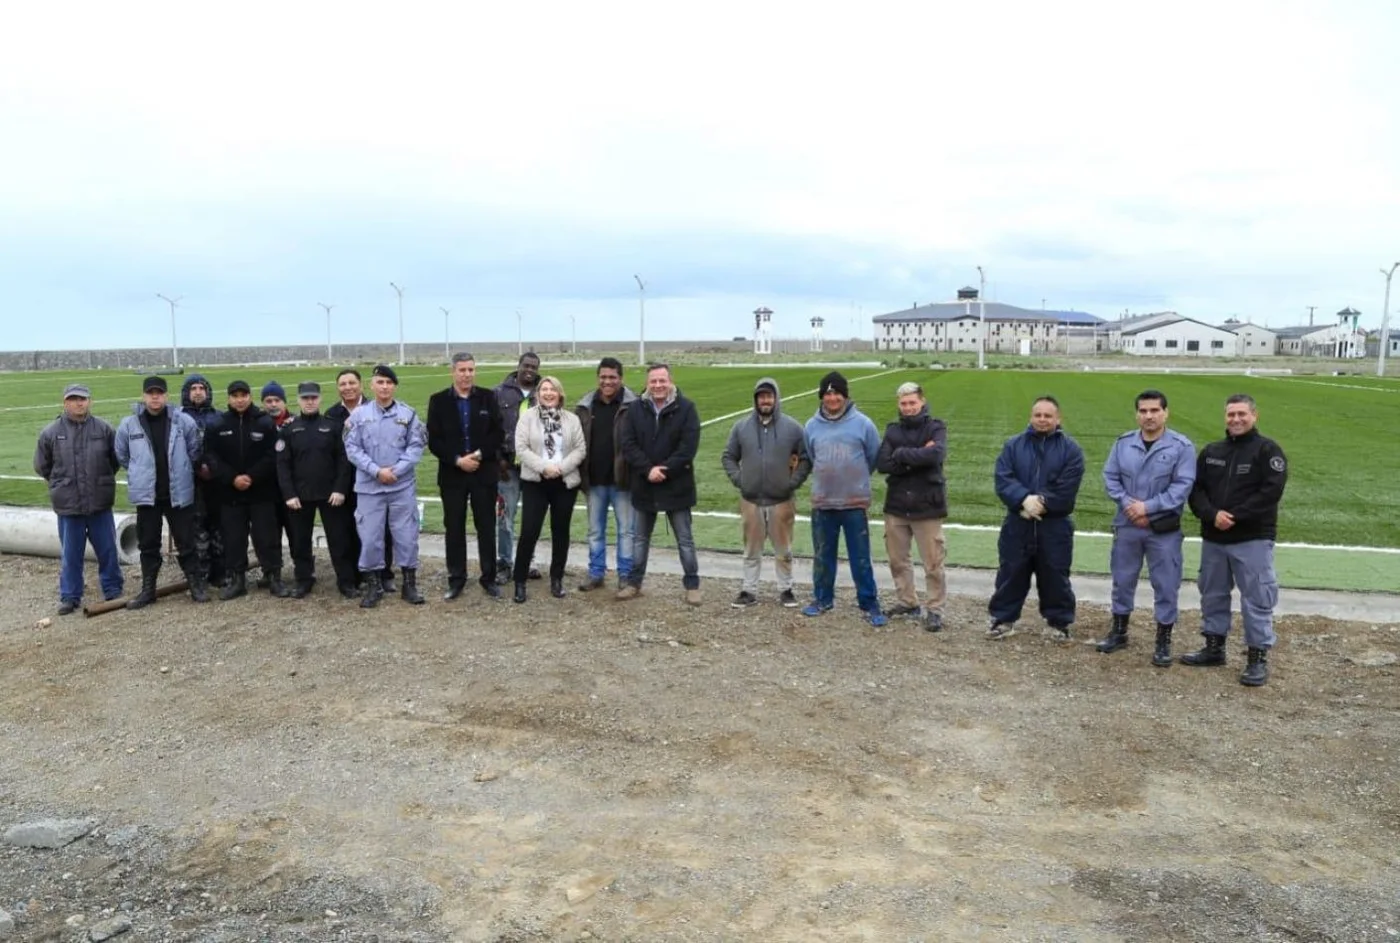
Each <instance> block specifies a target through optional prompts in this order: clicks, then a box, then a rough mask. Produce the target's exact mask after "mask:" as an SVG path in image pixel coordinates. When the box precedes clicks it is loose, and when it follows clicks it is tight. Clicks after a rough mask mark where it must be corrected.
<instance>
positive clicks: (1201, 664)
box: [1177, 632, 1225, 668]
mask: <svg viewBox="0 0 1400 943" xmlns="http://www.w3.org/2000/svg"><path fill="white" fill-rule="evenodd" d="M1201 634H1202V635H1205V639H1206V644H1205V646H1204V647H1203V648H1201V649H1200V650H1198V651H1194V652H1187V653H1186V654H1185V655H1182V656H1181V657H1180V658H1178V659H1177V661H1179V662H1181V663H1182V664H1183V665H1191V666H1193V667H1196V668H1213V667H1215V666H1216V665H1223V664H1225V636H1223V635H1206V634H1205V633H1204V632H1202V633H1201Z"/></svg>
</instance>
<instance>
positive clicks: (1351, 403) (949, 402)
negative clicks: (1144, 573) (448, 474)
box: [0, 365, 1400, 591]
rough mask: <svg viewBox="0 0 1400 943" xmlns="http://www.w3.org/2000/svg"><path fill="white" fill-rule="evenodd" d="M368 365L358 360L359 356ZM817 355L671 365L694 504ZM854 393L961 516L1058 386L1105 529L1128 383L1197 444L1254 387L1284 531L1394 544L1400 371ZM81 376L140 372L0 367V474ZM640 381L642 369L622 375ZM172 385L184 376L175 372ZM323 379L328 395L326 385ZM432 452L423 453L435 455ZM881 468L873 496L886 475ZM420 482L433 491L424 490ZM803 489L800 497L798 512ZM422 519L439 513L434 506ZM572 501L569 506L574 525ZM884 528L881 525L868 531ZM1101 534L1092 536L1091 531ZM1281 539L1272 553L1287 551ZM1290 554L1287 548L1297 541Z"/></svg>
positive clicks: (417, 382)
mask: <svg viewBox="0 0 1400 943" xmlns="http://www.w3.org/2000/svg"><path fill="white" fill-rule="evenodd" d="M362 372H367V371H362ZM506 372H507V370H506V369H505V368H487V367H483V369H482V372H481V374H480V380H481V382H484V383H488V384H494V383H496V382H499V381H500V379H501V378H502V377H503V376H504V375H505V373H506ZM545 372H554V373H556V375H558V376H559V377H560V379H561V381H562V382H563V384H564V387H565V389H566V391H567V393H568V395H569V398H570V400H573V399H576V398H577V397H578V396H580V395H581V394H583V393H584V392H586V391H587V390H588V389H590V388H591V387H592V385H593V371H592V370H591V369H582V368H568V369H562V370H558V371H551V370H550V369H549V368H548V365H546V371H545ZM825 372H826V368H824V367H813V366H808V365H803V366H794V367H791V368H775V369H772V370H765V369H763V368H758V367H755V368H748V367H744V368H732V369H730V368H713V367H703V366H688V365H682V366H678V367H677V368H676V370H675V374H676V381H677V383H678V385H679V386H680V387H681V389H682V391H683V392H685V394H686V395H687V396H690V397H691V398H693V399H694V400H695V401H696V402H697V404H698V406H699V408H700V412H701V418H702V420H704V421H706V422H710V423H711V424H709V425H707V426H706V427H705V429H704V431H703V435H702V440H701V441H702V444H701V450H700V456H699V459H698V465H699V468H700V469H701V471H700V507H699V510H702V511H733V510H734V509H735V504H736V500H735V495H734V492H733V489H732V488H731V487H730V485H729V482H728V480H727V479H726V478H725V476H724V474H723V472H722V470H721V469H720V465H719V454H720V451H721V450H722V449H723V447H724V443H725V439H726V437H727V435H728V432H729V427H730V426H731V425H732V423H733V421H734V420H733V419H720V420H719V421H714V420H716V419H717V417H721V416H724V415H725V414H728V413H735V412H740V411H742V410H745V409H747V408H749V407H750V406H751V405H752V399H751V394H752V389H753V384H754V382H755V380H756V379H757V378H758V377H760V376H762V375H764V374H765V373H771V374H772V375H774V376H775V377H777V379H778V382H779V384H780V386H781V387H782V390H783V394H784V396H791V395H793V394H800V395H798V396H796V398H794V399H789V400H787V401H786V402H785V403H784V404H783V408H784V410H785V411H786V412H787V413H788V414H789V415H792V416H794V417H795V418H797V419H798V420H800V421H804V422H805V421H806V419H807V418H809V417H810V416H811V415H812V413H813V412H814V411H815V409H816V407H817V399H816V396H815V393H814V390H815V388H816V385H817V382H818V381H819V379H820V377H821V376H822V374H824V373H825ZM845 372H846V374H847V376H848V377H849V378H850V379H851V381H852V383H851V390H852V396H853V398H854V399H855V400H856V401H857V403H858V404H859V405H860V407H861V408H862V410H864V411H865V412H866V413H867V414H868V415H869V416H870V417H871V418H872V419H874V420H875V422H876V424H877V426H879V427H880V428H883V426H884V424H885V423H886V422H888V421H890V420H892V419H893V418H894V415H895V407H894V390H895V388H896V387H897V386H898V385H899V384H900V383H902V382H904V381H905V380H916V381H918V382H920V383H921V384H923V386H924V388H925V391H926V392H927V394H928V397H929V401H930V403H931V406H932V408H933V411H934V413H935V415H938V416H940V417H942V418H943V419H945V420H946V421H947V423H948V428H949V459H948V467H947V474H948V482H949V485H948V487H949V497H950V504H951V509H952V514H951V520H953V521H956V522H958V523H961V524H973V525H996V524H998V523H1000V520H1001V517H1002V508H1001V506H1000V504H999V503H998V502H997V500H996V497H995V494H994V493H993V490H992V466H993V462H994V461H995V458H996V455H997V452H998V451H999V450H1000V448H1001V444H1002V442H1003V441H1005V439H1006V438H1007V437H1008V436H1010V435H1013V434H1015V433H1016V432H1018V431H1020V430H1021V429H1022V428H1024V427H1025V424H1026V420H1027V417H1028V415H1029V411H1030V404H1031V400H1032V399H1033V398H1034V397H1035V396H1037V395H1039V394H1042V393H1050V394H1053V395H1054V396H1055V397H1056V398H1057V399H1059V400H1060V402H1061V405H1062V407H1063V415H1064V421H1065V428H1066V430H1067V431H1068V432H1069V433H1070V434H1071V435H1073V436H1074V437H1075V438H1076V439H1078V441H1079V442H1080V444H1081V445H1082V446H1083V447H1084V451H1085V455H1086V460H1087V463H1088V469H1089V474H1087V475H1086V477H1085V485H1084V488H1083V490H1082V491H1081V493H1080V501H1079V511H1078V513H1077V515H1076V518H1077V522H1078V526H1079V529H1080V530H1081V531H1105V530H1107V529H1108V528H1109V525H1110V522H1111V519H1112V506H1111V505H1110V503H1109V502H1108V500H1107V498H1106V497H1104V495H1103V488H1102V484H1101V480H1100V478H1099V470H1100V469H1101V468H1102V466H1103V462H1104V459H1105V457H1106V456H1107V454H1108V450H1109V447H1110V446H1111V444H1112V442H1113V440H1114V438H1116V437H1117V436H1118V435H1119V434H1120V433H1122V432H1123V431H1126V430H1127V429H1129V428H1131V427H1132V424H1133V398H1134V396H1135V395H1136V394H1137V393H1138V392H1139V391H1140V390H1142V389H1144V388H1146V387H1156V388H1159V389H1162V390H1163V391H1164V392H1166V394H1167V395H1168V397H1169V399H1170V408H1171V424H1172V427H1173V428H1175V429H1176V430H1178V431H1179V432H1182V433H1184V434H1185V435H1187V436H1190V437H1191V439H1192V440H1193V441H1195V442H1196V443H1197V445H1200V444H1202V443H1204V442H1207V441H1210V440H1211V439H1214V438H1217V437H1219V436H1220V435H1221V434H1222V430H1223V414H1224V400H1225V397H1226V396H1227V395H1229V394H1231V393H1234V392H1247V393H1250V394H1252V395H1253V396H1255V398H1256V399H1257V400H1258V401H1259V405H1260V423H1259V426H1260V429H1261V430H1262V431H1263V432H1265V433H1266V434H1268V435H1270V436H1272V437H1274V438H1276V439H1277V440H1278V441H1279V442H1280V443H1281V444H1282V446H1283V448H1284V449H1285V451H1286V452H1287V454H1288V456H1289V463H1290V475H1289V486H1288V492H1287V495H1286V497H1285V499H1284V507H1283V511H1282V514H1281V522H1280V535H1279V539H1280V540H1281V541H1286V542H1303V543H1310V544H1340V545H1366V546H1375V547H1388V548H1400V492H1397V491H1396V490H1393V488H1394V484H1395V479H1396V473H1397V472H1398V471H1400V438H1397V436H1396V433H1395V429H1394V421H1393V418H1392V417H1393V416H1394V414H1395V413H1396V412H1397V410H1400V398H1397V396H1400V382H1396V381H1395V380H1392V379H1377V378H1369V377H1357V376H1349V377H1332V376H1326V375H1320V376H1311V377H1289V378H1261V377H1246V376H1194V375H1134V374H1131V373H1120V374H1106V373H1086V372H1060V373H1056V372H1048V371H1027V372H1017V371H1010V370H988V371H985V372H981V373H979V372H976V371H971V370H946V371H934V370H926V369H923V370H921V369H898V370H888V371H887V370H879V369H873V368H848V369H847V370H846V371H845ZM206 375H207V376H209V377H210V379H211V382H212V383H213V384H214V387H215V390H216V400H217V401H218V402H220V403H222V402H223V400H224V397H223V395H222V390H223V389H224V388H225V387H226V385H227V384H228V382H229V381H231V380H233V379H236V378H242V379H246V380H247V381H248V382H249V383H250V384H252V386H253V387H254V389H255V390H256V389H257V388H258V387H259V386H260V385H261V384H262V383H263V382H264V381H266V380H268V379H271V378H273V377H275V378H276V379H277V380H279V381H280V382H281V383H282V384H283V385H284V386H286V387H287V388H288V389H294V385H295V383H296V382H297V381H298V380H302V379H315V380H319V381H321V382H322V383H323V385H325V387H326V389H327V390H328V391H330V390H332V387H333V384H332V382H331V381H332V380H333V372H332V371H329V370H327V369H317V368H312V369H283V368H254V369H236V370H230V369H215V370H210V371H207V372H206ZM400 376H401V379H402V383H401V386H400V391H401V396H402V398H403V399H405V400H407V401H408V402H409V403H412V404H413V405H415V406H417V407H419V408H420V409H422V408H423V407H424V406H425V404H426V402H427V399H428V396H429V394H431V393H432V392H434V391H436V390H438V389H442V388H443V387H445V386H446V385H447V371H446V370H445V368H431V367H409V368H405V369H404V370H402V371H401V372H400ZM77 379H81V380H84V381H86V382H87V383H88V384H89V386H90V387H91V388H92V393H93V399H94V407H93V408H94V411H95V412H96V413H97V414H98V415H101V416H103V417H104V418H106V419H108V420H109V421H112V422H113V423H114V424H115V422H116V421H117V420H118V419H120V418H121V417H122V416H123V415H125V414H126V412H127V411H129V410H130V408H131V404H132V403H134V402H135V401H136V400H137V398H138V396H137V391H138V388H139V385H140V378H139V377H138V376H135V375H132V374H129V373H112V372H102V371H97V372H92V373H79V374H74V373H63V374H56V373H53V374H13V375H8V376H5V377H0V475H32V474H33V471H32V467H31V460H32V457H33V448H34V441H35V438H36V436H37V435H38V433H39V430H40V429H41V428H42V427H43V426H44V424H45V423H47V422H48V421H49V420H50V419H52V418H53V416H54V415H56V414H57V413H58V411H59V406H58V400H59V398H60V395H61V390H62V388H63V385H64V384H65V383H67V382H71V381H73V380H77ZM626 379H627V380H628V381H629V383H630V384H631V385H633V387H634V388H636V387H637V386H638V385H640V384H639V381H640V377H639V376H638V372H637V371H635V370H633V371H629V374H628V376H627V378H626ZM171 382H172V387H178V382H179V378H172V380H171ZM333 395H334V394H333V392H332V393H331V394H330V396H328V397H327V399H328V400H330V399H331V398H333ZM429 461H431V459H429ZM876 477H877V489H876V490H877V501H878V499H879V496H880V492H881V491H882V482H881V481H880V480H879V477H880V476H876ZM429 493H430V492H429ZM0 503H10V504H43V503H45V492H44V486H43V485H42V483H39V482H24V481H12V480H3V481H0ZM806 510H807V508H806V506H805V493H804V494H803V495H801V496H799V511H800V512H801V513H806ZM428 517H429V525H430V528H431V527H432V525H433V524H434V517H435V515H434V513H433V512H432V511H430V512H429V514H428ZM581 518H582V515H579V519H580V520H579V521H578V522H577V523H579V524H580V527H579V532H580V533H582V527H581ZM735 529H736V527H735V525H734V524H732V523H730V522H725V521H720V520H707V521H705V522H704V523H702V524H701V525H700V526H699V528H698V536H699V537H700V539H701V541H702V543H704V544H705V545H707V546H711V547H714V548H716V549H732V548H733V547H734V545H735V543H736V541H735V540H734V539H733V536H732V534H733V531H734V530H735ZM874 536H875V540H876V544H877V545H878V544H879V534H878V532H877V533H876V534H875V535H874ZM990 540H991V535H987V534H978V533H974V532H960V533H957V534H956V535H954V536H951V537H950V544H951V545H952V547H953V548H954V562H959V563H964V564H969V565H988V564H989V563H993V562H994V559H995V554H994V550H992V549H991V543H990ZM1100 545H1102V546H1100ZM1297 553H1301V554H1302V556H1301V557H1299V558H1298V559H1297V561H1296V563H1295V564H1294V565H1293V566H1292V567H1291V571H1290V572H1289V574H1288V578H1287V579H1286V582H1287V583H1288V584H1289V585H1295V586H1300V585H1305V586H1337V587H1345V588H1359V589H1377V590H1390V591H1394V590H1396V589H1397V588H1400V556H1395V555H1388V556H1386V555H1359V554H1341V553H1331V554H1319V553H1315V552H1297ZM1077 556H1078V565H1079V566H1081V567H1084V568H1085V569H1088V570H1091V571H1102V570H1103V569H1104V562H1105V561H1106V557H1107V541H1098V542H1082V547H1081V549H1080V551H1079V552H1078V554H1077ZM1282 556H1283V555H1281V558H1282ZM1295 556H1296V553H1295Z"/></svg>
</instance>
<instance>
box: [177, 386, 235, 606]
mask: <svg viewBox="0 0 1400 943" xmlns="http://www.w3.org/2000/svg"><path fill="white" fill-rule="evenodd" d="M180 408H181V409H182V410H183V411H184V413H185V415H187V416H189V417H190V418H191V419H193V420H194V423H195V425H197V426H199V435H200V439H199V441H200V452H201V454H202V453H203V451H204V433H205V430H207V429H208V428H209V426H210V424H211V423H214V422H217V421H218V418H219V410H218V409H217V408H216V407H215V406H214V388H213V387H212V386H210V385H209V381H208V380H207V379H206V378H205V377H204V375H203V374H201V373H191V374H188V375H187V376H186V377H185V382H184V384H183V385H181V387H180ZM194 473H195V474H194V479H195V480H194V545H195V553H196V554H197V555H198V557H199V569H200V572H201V573H203V574H204V580H205V582H206V583H208V584H209V585H210V586H222V585H224V532H223V527H222V525H221V524H220V522H219V521H220V517H221V514H220V511H219V493H220V490H221V486H220V485H219V483H218V482H217V481H215V480H214V473H213V471H212V470H211V469H210V468H209V463H208V461H201V462H200V464H199V467H197V468H196V469H195V470H194Z"/></svg>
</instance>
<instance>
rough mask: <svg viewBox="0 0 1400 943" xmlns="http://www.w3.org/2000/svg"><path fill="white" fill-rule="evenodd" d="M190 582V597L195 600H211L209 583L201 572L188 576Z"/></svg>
mask: <svg viewBox="0 0 1400 943" xmlns="http://www.w3.org/2000/svg"><path fill="white" fill-rule="evenodd" d="M188 582H189V584H190V599H192V600H194V601H195V602H208V601H209V584H208V583H207V582H206V581H205V579H204V577H203V576H202V575H201V574H199V573H195V574H194V575H192V576H190V577H188Z"/></svg>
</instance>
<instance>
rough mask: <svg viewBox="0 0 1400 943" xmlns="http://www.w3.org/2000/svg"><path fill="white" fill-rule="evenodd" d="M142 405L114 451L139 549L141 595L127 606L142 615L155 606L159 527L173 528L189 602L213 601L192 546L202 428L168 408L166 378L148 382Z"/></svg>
mask: <svg viewBox="0 0 1400 943" xmlns="http://www.w3.org/2000/svg"><path fill="white" fill-rule="evenodd" d="M141 389H142V395H141V402H139V403H137V404H135V406H134V407H133V409H132V414H131V415H130V416H127V417H126V418H125V419H123V420H122V421H121V425H119V426H117V436H116V440H115V442H114V444H113V448H114V449H115V451H116V453H117V464H118V465H120V466H121V467H122V468H125V469H126V495H127V500H129V501H130V502H131V503H132V504H134V505H135V506H136V540H137V543H138V545H139V546H140V548H141V592H140V593H138V594H137V595H136V596H134V597H132V599H131V601H130V602H128V603H127V604H126V605H127V608H128V609H140V608H142V607H143V606H149V605H150V604H151V603H153V602H155V601H156V578H157V577H158V576H159V575H160V566H161V560H162V556H161V550H160V544H161V536H162V534H161V522H162V520H163V521H164V522H165V523H166V524H168V525H170V536H171V537H172V538H173V539H174V540H175V555H176V556H175V558H176V559H177V560H178V561H179V562H180V569H181V571H183V572H184V574H185V579H187V580H188V581H189V584H190V598H191V599H193V600H194V601H195V602H207V601H208V600H209V595H208V592H207V588H206V586H205V583H204V574H203V572H201V570H200V568H199V563H198V559H197V557H196V554H195V546H194V470H195V468H197V467H198V466H199V458H200V446H199V427H198V426H196V425H195V422H194V420H193V419H191V418H190V417H189V416H186V415H185V413H184V412H183V411H182V410H181V409H179V408H178V407H175V406H170V405H168V404H167V403H166V394H167V387H166V383H165V378H164V377H147V378H146V381H145V383H144V384H142V387H141Z"/></svg>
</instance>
